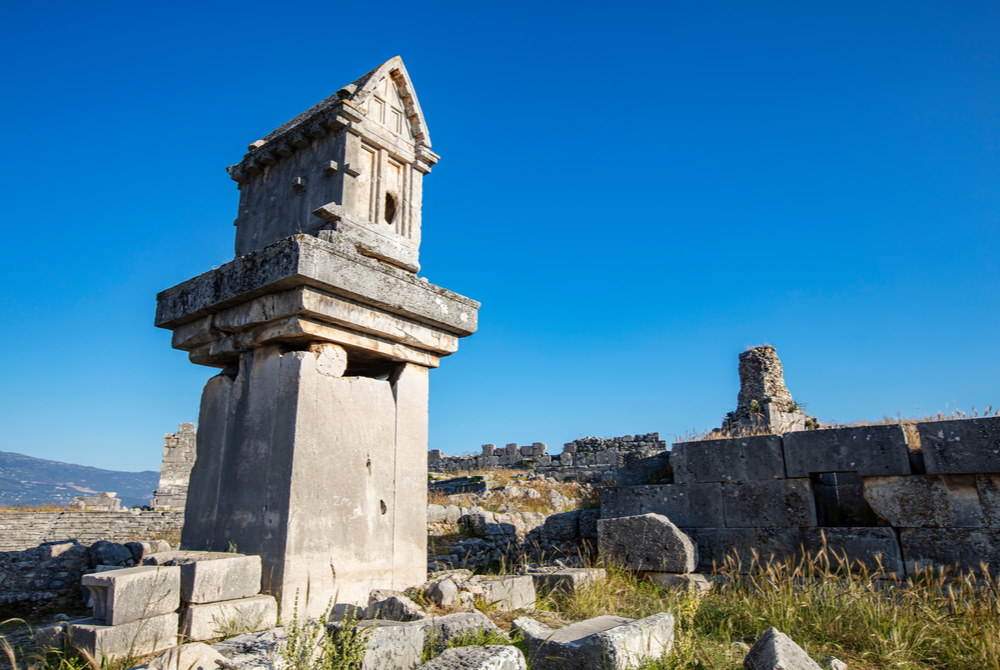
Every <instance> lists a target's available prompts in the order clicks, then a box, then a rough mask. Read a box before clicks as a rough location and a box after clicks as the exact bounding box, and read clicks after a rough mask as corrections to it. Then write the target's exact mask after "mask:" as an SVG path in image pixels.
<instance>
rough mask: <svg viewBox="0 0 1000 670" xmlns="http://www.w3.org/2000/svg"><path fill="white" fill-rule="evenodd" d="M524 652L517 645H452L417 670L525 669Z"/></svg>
mask: <svg viewBox="0 0 1000 670" xmlns="http://www.w3.org/2000/svg"><path fill="white" fill-rule="evenodd" d="M527 667H528V666H527V665H526V664H525V661H524V654H522V653H521V650H520V649H518V648H517V647H511V646H500V645H491V646H486V647H454V648H452V649H445V650H444V651H443V652H442V653H441V655H440V656H438V657H437V658H435V659H432V660H430V661H428V662H426V663H424V664H423V665H420V666H418V670H527Z"/></svg>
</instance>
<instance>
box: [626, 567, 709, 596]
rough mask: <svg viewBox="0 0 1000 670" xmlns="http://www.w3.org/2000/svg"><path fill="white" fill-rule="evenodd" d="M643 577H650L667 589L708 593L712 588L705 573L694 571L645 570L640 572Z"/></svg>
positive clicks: (650, 579)
mask: <svg viewBox="0 0 1000 670" xmlns="http://www.w3.org/2000/svg"><path fill="white" fill-rule="evenodd" d="M639 576H640V577H642V578H643V579H648V580H649V581H651V582H653V583H654V584H656V585H657V586H659V587H660V588H661V589H663V590H665V591H671V590H678V589H680V590H685V591H698V592H699V593H707V592H709V591H711V590H712V582H710V581H709V580H708V578H707V577H705V575H703V574H700V573H697V572H692V573H688V574H677V573H675V572H653V571H648V570H647V571H643V572H640V573H639Z"/></svg>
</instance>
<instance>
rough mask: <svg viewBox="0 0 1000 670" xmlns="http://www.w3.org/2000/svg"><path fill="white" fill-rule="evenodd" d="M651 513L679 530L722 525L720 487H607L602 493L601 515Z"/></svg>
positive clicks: (663, 485)
mask: <svg viewBox="0 0 1000 670" xmlns="http://www.w3.org/2000/svg"><path fill="white" fill-rule="evenodd" d="M648 512H652V513H654V514H662V515H663V516H665V517H667V518H668V519H670V520H671V521H672V522H673V523H676V524H677V525H678V526H680V527H682V528H713V527H721V526H725V525H726V523H725V516H724V513H723V507H722V484H719V483H690V484H656V485H650V486H627V487H621V486H618V487H608V488H605V489H603V490H602V491H601V516H602V517H604V518H614V517H621V516H629V515H632V514H645V513H648Z"/></svg>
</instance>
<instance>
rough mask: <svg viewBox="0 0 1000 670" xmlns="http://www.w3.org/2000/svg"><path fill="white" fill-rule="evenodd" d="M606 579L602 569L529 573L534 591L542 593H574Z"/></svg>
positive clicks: (568, 569)
mask: <svg viewBox="0 0 1000 670" xmlns="http://www.w3.org/2000/svg"><path fill="white" fill-rule="evenodd" d="M607 578H608V574H607V570H605V569H604V568H564V569H562V570H556V571H555V572H534V573H531V579H532V580H534V582H535V591H537V592H542V593H556V592H559V593H576V592H577V591H580V590H581V589H585V588H587V587H589V586H593V585H594V584H598V583H600V582H603V581H604V580H605V579H607Z"/></svg>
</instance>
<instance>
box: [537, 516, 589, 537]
mask: <svg viewBox="0 0 1000 670" xmlns="http://www.w3.org/2000/svg"><path fill="white" fill-rule="evenodd" d="M544 532H545V535H546V537H548V538H549V539H551V540H557V541H559V540H575V539H576V538H578V537H579V536H580V511H579V510H574V511H572V512H562V513H560V514H550V515H549V516H548V517H546V519H545V530H544Z"/></svg>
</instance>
